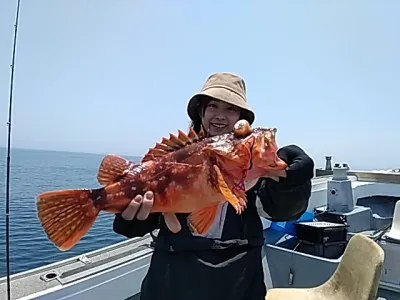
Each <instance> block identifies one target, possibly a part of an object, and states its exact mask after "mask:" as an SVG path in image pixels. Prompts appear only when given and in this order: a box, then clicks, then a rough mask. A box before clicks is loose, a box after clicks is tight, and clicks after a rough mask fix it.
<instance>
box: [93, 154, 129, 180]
mask: <svg viewBox="0 0 400 300" xmlns="http://www.w3.org/2000/svg"><path fill="white" fill-rule="evenodd" d="M135 165H136V164H135V163H133V162H131V161H129V160H127V159H125V158H123V157H121V156H118V155H115V154H109V155H106V156H105V157H104V158H103V160H102V161H101V164H100V167H99V171H98V172H97V180H98V182H99V183H100V184H101V185H106V184H111V183H114V182H116V181H118V180H119V179H120V178H122V177H123V176H124V175H125V174H126V173H127V172H129V169H131V168H132V167H133V166H135Z"/></svg>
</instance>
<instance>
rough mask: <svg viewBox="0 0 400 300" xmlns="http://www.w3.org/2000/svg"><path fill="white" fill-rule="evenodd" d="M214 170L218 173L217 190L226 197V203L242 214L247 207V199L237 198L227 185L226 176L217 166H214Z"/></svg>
mask: <svg viewBox="0 0 400 300" xmlns="http://www.w3.org/2000/svg"><path fill="white" fill-rule="evenodd" d="M213 169H214V170H215V173H216V182H215V188H216V189H217V190H218V191H219V192H220V193H221V194H222V195H223V196H224V197H225V199H226V201H228V202H229V203H230V204H231V205H232V206H233V207H234V208H235V210H236V213H238V214H240V213H241V212H242V211H243V209H244V208H245V207H246V201H245V199H243V198H238V197H236V195H235V194H234V193H233V192H232V190H231V189H230V188H229V186H228V184H227V183H226V181H225V179H224V176H223V175H222V173H221V170H220V169H219V167H218V166H217V165H213Z"/></svg>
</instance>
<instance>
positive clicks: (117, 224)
mask: <svg viewBox="0 0 400 300" xmlns="http://www.w3.org/2000/svg"><path fill="white" fill-rule="evenodd" d="M159 219H160V214H159V213H151V214H150V215H149V217H148V218H147V219H146V220H144V221H141V220H138V219H133V220H132V221H127V220H125V219H123V218H122V217H121V214H115V218H114V223H113V230H114V231H115V232H116V233H118V234H121V235H124V236H126V237H128V238H132V237H141V236H144V235H146V234H147V233H149V232H151V231H153V230H155V229H157V228H158V227H159Z"/></svg>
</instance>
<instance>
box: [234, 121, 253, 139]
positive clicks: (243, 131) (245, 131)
mask: <svg viewBox="0 0 400 300" xmlns="http://www.w3.org/2000/svg"><path fill="white" fill-rule="evenodd" d="M252 132H253V129H252V128H251V126H250V124H249V122H248V121H247V120H239V121H237V122H236V123H235V125H234V126H233V133H234V135H235V136H236V137H243V136H247V135H249V134H251V133H252Z"/></svg>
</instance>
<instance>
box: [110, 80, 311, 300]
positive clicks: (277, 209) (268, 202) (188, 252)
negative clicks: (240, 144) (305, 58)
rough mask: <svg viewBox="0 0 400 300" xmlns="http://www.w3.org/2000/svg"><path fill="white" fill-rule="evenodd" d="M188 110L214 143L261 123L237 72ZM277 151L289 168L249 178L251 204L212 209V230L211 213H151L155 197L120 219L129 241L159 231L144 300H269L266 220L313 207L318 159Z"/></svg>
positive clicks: (117, 227) (142, 199)
mask: <svg viewBox="0 0 400 300" xmlns="http://www.w3.org/2000/svg"><path fill="white" fill-rule="evenodd" d="M187 110H188V115H189V117H190V119H191V121H192V126H191V127H192V130H193V131H194V132H196V133H197V134H200V132H203V133H205V134H206V136H208V137H218V136H220V135H223V134H226V133H229V132H232V130H236V131H237V130H238V128H235V127H234V126H235V124H238V123H237V121H239V120H247V121H248V124H250V125H251V124H252V123H253V121H254V119H255V114H254V112H253V111H252V109H251V108H250V107H249V105H248V104H247V100H246V87H245V82H244V80H243V79H242V78H240V77H239V76H237V75H235V74H232V73H215V74H212V75H211V76H210V77H209V78H208V79H207V81H206V83H205V84H204V86H203V89H202V90H201V92H200V93H198V94H196V95H194V96H193V97H192V98H191V99H190V101H189V103H188V107H187ZM237 126H238V125H237ZM271 149H273V148H271ZM251 151H253V149H251ZM271 153H272V152H271ZM276 153H277V156H278V158H273V159H275V161H277V162H278V163H279V161H283V162H284V163H286V164H287V168H286V170H283V171H282V169H281V170H278V169H276V170H275V171H274V170H273V169H271V170H270V171H268V172H266V173H265V174H264V176H261V178H260V179H256V178H258V177H260V176H255V175H254V176H253V177H251V176H250V175H249V174H250V173H251V170H250V171H249V174H248V175H246V176H247V177H246V179H251V180H247V181H246V182H245V190H246V194H245V197H246V198H247V200H246V201H247V206H246V208H244V210H243V211H242V213H240V214H239V213H237V210H236V211H235V207H234V206H233V205H230V203H231V204H232V203H233V202H223V203H220V204H219V205H218V206H215V211H211V210H210V211H209V213H210V216H211V217H212V220H210V222H209V224H206V225H205V224H203V223H204V222H205V221H204V220H205V219H204V214H207V213H208V211H207V210H204V211H203V215H202V217H203V219H201V220H200V219H199V220H198V222H197V223H196V219H193V222H192V223H190V222H188V215H189V214H183V213H180V214H174V213H171V212H164V213H160V212H151V210H152V208H154V207H153V205H154V193H156V192H157V191H147V192H146V193H145V194H144V195H136V196H135V197H134V198H133V199H132V201H131V202H130V203H129V205H128V207H127V208H126V209H125V210H124V211H123V212H122V213H117V214H116V216H115V220H114V231H115V232H117V233H118V234H122V235H124V236H126V237H136V236H143V235H145V234H147V233H149V232H151V231H153V230H155V229H157V228H159V229H160V231H159V234H158V237H157V238H156V241H155V251H154V254H153V256H152V260H151V264H150V268H149V271H148V273H147V275H146V277H145V279H144V281H143V283H142V288H141V298H140V299H142V300H156V299H157V300H160V299H171V300H172V299H173V300H179V299H182V300H183V299H185V300H186V299H189V300H196V299H202V300H205V299H207V300H213V299H215V300H216V299H229V300H247V299H252V300H256V299H259V300H261V299H264V298H265V294H266V287H265V284H264V274H263V267H262V261H261V260H262V255H261V252H262V246H263V228H262V223H261V220H260V216H262V217H265V218H267V219H270V220H272V221H290V220H296V219H298V218H299V217H300V216H301V215H302V214H303V213H304V212H305V210H306V208H307V205H308V200H309V197H310V194H311V178H312V177H313V170H314V163H313V161H312V159H311V158H310V157H309V156H308V155H307V154H306V153H305V152H304V151H303V150H302V149H300V148H299V147H297V146H295V145H290V146H286V147H283V148H281V149H279V150H277V152H276V151H275V153H274V155H276ZM271 157H272V154H271ZM271 159H272V158H271ZM253 167H254V168H256V166H253ZM217 171H218V170H217ZM258 171H259V170H258ZM254 172H255V171H253V173H254ZM259 172H260V171H259ZM216 174H217V175H218V174H220V173H218V172H217V173H216ZM257 174H258V173H257ZM217 175H216V176H217ZM153 192H154V193H153ZM232 197H234V196H232ZM238 197H239V196H238ZM211 217H210V218H211ZM201 222H203V223H201ZM191 224H193V225H196V224H197V225H198V226H199V227H198V228H197V229H199V228H200V227H201V225H202V224H203V225H204V226H205V227H204V226H203V227H202V228H204V230H203V231H201V232H200V231H199V230H197V232H195V231H193V228H191V227H190V226H191ZM197 225H196V226H197ZM205 230H206V231H205Z"/></svg>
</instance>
